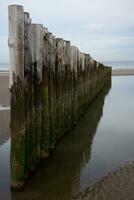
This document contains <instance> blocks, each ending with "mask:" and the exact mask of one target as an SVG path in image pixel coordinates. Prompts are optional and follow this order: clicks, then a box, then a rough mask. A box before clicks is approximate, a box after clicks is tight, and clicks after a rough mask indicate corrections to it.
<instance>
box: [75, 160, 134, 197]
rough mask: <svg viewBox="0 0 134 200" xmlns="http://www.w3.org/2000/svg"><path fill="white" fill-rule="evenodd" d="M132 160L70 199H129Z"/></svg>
mask: <svg viewBox="0 0 134 200" xmlns="http://www.w3.org/2000/svg"><path fill="white" fill-rule="evenodd" d="M133 186H134V161H133V162H128V163H126V164H125V165H124V166H123V167H119V168H117V169H116V170H114V171H113V172H109V173H108V174H107V175H106V176H104V177H103V178H102V179H101V180H99V181H97V182H95V183H94V184H93V185H91V186H89V187H88V188H87V189H86V190H85V191H84V192H81V193H79V195H78V196H76V197H75V198H73V199H71V200H90V199H92V200H113V199H114V200H126V199H127V200H131V199H133V197H134V189H133Z"/></svg>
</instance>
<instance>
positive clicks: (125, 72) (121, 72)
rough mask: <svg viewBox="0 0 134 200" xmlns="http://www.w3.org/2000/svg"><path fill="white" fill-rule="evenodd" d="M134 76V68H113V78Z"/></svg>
mask: <svg viewBox="0 0 134 200" xmlns="http://www.w3.org/2000/svg"><path fill="white" fill-rule="evenodd" d="M131 75H134V68H112V76H131Z"/></svg>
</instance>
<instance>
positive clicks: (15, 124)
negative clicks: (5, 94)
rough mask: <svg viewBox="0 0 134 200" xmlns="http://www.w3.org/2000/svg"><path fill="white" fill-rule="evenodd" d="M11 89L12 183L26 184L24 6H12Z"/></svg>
mask: <svg viewBox="0 0 134 200" xmlns="http://www.w3.org/2000/svg"><path fill="white" fill-rule="evenodd" d="M8 9H9V49H10V65H11V67H10V85H9V88H10V92H11V187H12V188H22V187H24V184H25V164H26V163H25V93H24V13H23V7H22V6H16V5H11V6H9V8H8Z"/></svg>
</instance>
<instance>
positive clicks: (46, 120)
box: [41, 28, 50, 158]
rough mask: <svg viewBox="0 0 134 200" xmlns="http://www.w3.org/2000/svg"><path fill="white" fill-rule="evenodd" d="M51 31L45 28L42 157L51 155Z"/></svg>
mask: <svg viewBox="0 0 134 200" xmlns="http://www.w3.org/2000/svg"><path fill="white" fill-rule="evenodd" d="M48 38H49V32H48V30H47V28H44V39H43V49H44V50H43V69H42V136H41V158H46V157H48V156H49V134H50V117H49V78H48V75H49V55H48V48H49V46H48Z"/></svg>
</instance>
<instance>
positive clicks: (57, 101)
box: [9, 5, 111, 188]
mask: <svg viewBox="0 0 134 200" xmlns="http://www.w3.org/2000/svg"><path fill="white" fill-rule="evenodd" d="M9 49H10V61H11V70H10V91H11V138H12V141H11V185H12V187H13V188H17V187H18V188H21V187H23V186H24V184H25V182H26V180H27V178H28V176H29V174H30V173H31V172H33V171H35V170H36V168H37V166H38V165H39V163H40V160H41V159H45V158H46V157H48V156H49V154H50V152H51V151H52V150H53V149H54V148H55V146H56V143H57V142H58V140H59V139H60V138H61V137H62V136H63V135H64V134H65V133H66V132H68V131H69V130H70V129H71V128H72V126H73V125H74V124H76V123H77V122H78V119H79V117H80V116H81V115H82V114H83V113H84V112H85V110H86V109H87V107H88V106H89V105H90V103H91V101H93V100H94V98H95V97H96V96H97V95H98V94H99V92H100V91H101V90H102V88H103V87H104V85H106V84H109V83H110V80H111V68H109V67H106V66H104V65H103V64H101V63H98V62H97V61H95V60H94V59H93V58H92V57H91V56H90V55H89V54H85V53H82V52H80V51H79V49H78V48H77V47H74V46H71V44H70V42H69V41H66V40H63V39H61V38H55V36H54V35H53V34H52V33H50V32H49V31H48V30H47V28H44V27H43V25H41V24H32V22H31V19H30V16H29V14H28V13H24V11H23V7H22V6H15V5H13V6H9Z"/></svg>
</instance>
